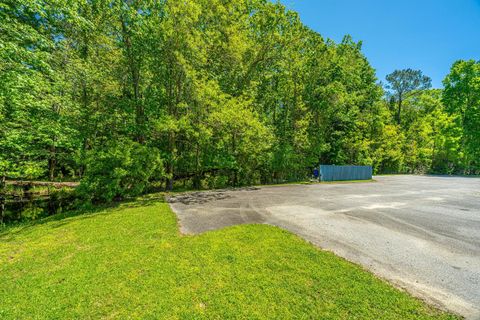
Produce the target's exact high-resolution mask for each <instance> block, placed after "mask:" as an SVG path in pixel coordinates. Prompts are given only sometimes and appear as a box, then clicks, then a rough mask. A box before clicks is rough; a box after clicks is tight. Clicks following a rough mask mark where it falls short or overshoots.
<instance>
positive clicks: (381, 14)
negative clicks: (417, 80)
mask: <svg viewBox="0 0 480 320" xmlns="http://www.w3.org/2000/svg"><path fill="white" fill-rule="evenodd" d="M281 2H282V3H283V4H284V5H286V6H287V8H289V9H293V10H295V11H297V12H298V13H299V14H300V18H301V20H302V21H303V23H305V24H306V25H308V26H309V27H310V28H312V29H313V30H315V31H317V32H319V33H320V34H321V35H322V36H323V37H324V38H331V39H333V40H335V41H336V42H339V41H341V40H342V38H343V36H344V35H345V34H350V35H352V37H353V39H354V40H355V41H359V40H361V41H362V42H363V52H364V53H365V55H366V56H367V58H368V60H369V61H370V63H371V64H372V66H373V67H374V68H375V69H376V70H377V76H378V78H379V80H382V81H384V80H385V75H387V74H388V73H390V72H392V71H393V70H395V69H404V68H412V69H420V70H422V71H423V73H424V74H425V75H428V76H429V77H431V78H432V84H433V87H435V88H440V87H442V80H443V78H444V77H445V76H446V75H447V74H448V72H449V69H450V66H451V65H452V63H453V62H454V61H456V60H458V59H475V60H480V0H435V1H434V0H417V1H414V0H397V1H393V0H384V1H381V0H281Z"/></svg>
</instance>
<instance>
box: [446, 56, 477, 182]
mask: <svg viewBox="0 0 480 320" xmlns="http://www.w3.org/2000/svg"><path fill="white" fill-rule="evenodd" d="M443 84H444V86H445V91H444V94H443V101H444V104H445V105H446V106H447V112H448V113H449V114H450V115H452V116H453V117H454V118H455V122H456V124H457V126H458V127H459V128H460V134H459V135H458V136H459V137H461V138H460V139H461V142H460V143H461V149H460V150H461V151H462V154H461V155H460V159H459V160H460V167H461V168H462V169H463V171H464V173H466V174H478V173H480V61H474V60H469V61H463V60H459V61H457V62H455V63H454V64H453V66H452V68H451V70H450V73H449V74H448V75H447V77H446V78H445V80H444V81H443Z"/></svg>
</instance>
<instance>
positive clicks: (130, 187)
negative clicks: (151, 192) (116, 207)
mask: <svg viewBox="0 0 480 320" xmlns="http://www.w3.org/2000/svg"><path fill="white" fill-rule="evenodd" d="M86 164H87V170H86V171H85V175H84V177H83V179H82V180H81V184H80V187H79V188H78V192H79V193H80V195H82V196H83V197H85V198H87V199H89V200H103V201H107V202H108V201H112V200H113V199H122V198H125V197H133V196H137V195H139V194H141V193H142V192H144V191H145V189H146V188H147V187H148V185H149V182H150V181H151V179H152V178H154V177H155V178H157V179H158V178H161V177H163V166H162V160H161V158H160V154H159V152H158V151H157V150H156V149H155V148H151V147H150V148H149V147H146V146H143V145H141V144H139V143H136V142H132V141H129V140H123V141H120V142H119V141H117V142H115V143H108V144H107V145H106V146H105V147H104V148H98V149H94V150H90V151H89V152H88V153H87V159H86Z"/></svg>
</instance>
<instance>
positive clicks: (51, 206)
mask: <svg viewBox="0 0 480 320" xmlns="http://www.w3.org/2000/svg"><path fill="white" fill-rule="evenodd" d="M0 197H1V196H0ZM3 198H4V202H5V210H4V212H3V223H9V222H13V221H25V220H35V219H39V218H42V217H46V216H50V215H53V214H56V213H61V212H64V211H67V210H71V209H72V208H73V207H74V203H75V196H74V192H73V191H63V190H60V191H57V190H55V191H51V192H48V193H46V194H45V193H42V194H38V193H34V192H29V191H25V192H22V193H21V194H12V193H10V194H6V195H3ZM0 214H1V213H0Z"/></svg>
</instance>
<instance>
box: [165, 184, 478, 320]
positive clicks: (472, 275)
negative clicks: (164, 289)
mask: <svg viewBox="0 0 480 320" xmlns="http://www.w3.org/2000/svg"><path fill="white" fill-rule="evenodd" d="M375 180H376V181H375V182H365V183H331V184H330V183H327V184H310V185H288V186H269V187H259V188H245V189H239V190H219V191H206V192H193V193H186V194H179V195H176V196H173V197H171V198H170V199H169V201H170V203H171V206H172V209H173V210H174V211H175V212H176V213H177V215H178V217H179V221H180V226H181V231H182V232H183V233H187V234H195V233H201V232H206V231H209V230H215V229H218V228H223V227H226V226H230V225H235V224H243V223H268V224H272V225H276V226H279V227H282V228H285V229H287V230H290V231H292V232H294V233H296V234H298V235H299V236H301V237H303V238H305V239H306V240H308V241H310V242H312V243H313V244H315V245H318V246H319V247H321V248H323V249H326V250H331V251H333V252H335V253H336V254H338V255H339V256H342V257H344V258H346V259H348V260H350V261H353V262H356V263H359V264H361V265H363V266H364V267H365V268H367V269H369V270H371V271H372V272H374V273H375V274H377V275H378V276H380V277H382V278H385V279H387V280H388V281H390V282H391V283H393V284H395V285H396V286H398V287H401V288H404V289H406V290H407V291H409V292H410V293H412V294H414V295H416V296H418V297H420V298H423V299H425V300H427V301H428V302H430V303H433V304H436V305H438V306H440V307H443V308H446V309H449V310H451V311H454V312H457V313H459V314H461V315H464V316H465V317H467V318H469V319H480V178H464V177H444V176H411V175H405V176H379V177H375Z"/></svg>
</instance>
